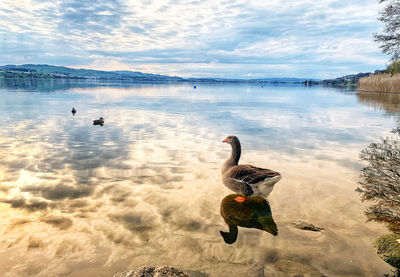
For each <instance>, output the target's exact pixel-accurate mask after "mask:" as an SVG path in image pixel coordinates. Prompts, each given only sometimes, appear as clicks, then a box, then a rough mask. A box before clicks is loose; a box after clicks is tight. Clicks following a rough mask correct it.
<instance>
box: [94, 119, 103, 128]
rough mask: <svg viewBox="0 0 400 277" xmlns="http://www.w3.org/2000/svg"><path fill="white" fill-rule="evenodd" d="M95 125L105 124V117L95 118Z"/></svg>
mask: <svg viewBox="0 0 400 277" xmlns="http://www.w3.org/2000/svg"><path fill="white" fill-rule="evenodd" d="M93 125H101V126H103V125H104V118H102V117H100V118H99V119H96V120H93Z"/></svg>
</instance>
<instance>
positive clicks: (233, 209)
mask: <svg viewBox="0 0 400 277" xmlns="http://www.w3.org/2000/svg"><path fill="white" fill-rule="evenodd" d="M238 196H240V195H239V194H230V195H228V196H226V197H225V198H224V199H223V200H222V201H221V208H220V212H221V216H222V218H223V219H224V221H225V222H226V224H228V226H229V232H224V231H220V233H221V236H222V238H223V239H224V241H225V242H226V243H228V244H232V243H234V242H235V241H236V239H237V236H238V227H237V226H240V227H246V228H256V229H259V230H262V231H266V232H268V233H270V234H272V235H274V236H276V235H278V227H277V226H276V223H275V221H274V219H273V218H272V212H271V207H270V205H269V203H268V201H267V200H266V199H265V198H263V197H261V196H254V197H248V198H247V200H246V201H244V202H238V201H236V200H235V198H236V197H238Z"/></svg>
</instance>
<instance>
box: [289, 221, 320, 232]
mask: <svg viewBox="0 0 400 277" xmlns="http://www.w3.org/2000/svg"><path fill="white" fill-rule="evenodd" d="M292 225H293V226H294V227H295V228H297V229H300V230H306V231H313V232H321V231H322V230H324V228H321V227H317V226H315V225H313V224H311V223H307V222H305V221H301V220H299V221H296V222H295V223H293V224H292Z"/></svg>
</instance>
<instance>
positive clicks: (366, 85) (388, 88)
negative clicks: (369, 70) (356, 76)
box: [358, 74, 400, 93]
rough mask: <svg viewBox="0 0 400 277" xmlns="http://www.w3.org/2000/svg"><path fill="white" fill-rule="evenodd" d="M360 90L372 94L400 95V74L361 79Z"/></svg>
mask: <svg viewBox="0 0 400 277" xmlns="http://www.w3.org/2000/svg"><path fill="white" fill-rule="evenodd" d="M358 89H359V90H361V91H371V92H386V93H400V74H395V75H391V74H378V75H371V76H368V77H364V78H361V79H360V81H359V85H358Z"/></svg>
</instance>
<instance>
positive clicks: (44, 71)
mask: <svg viewBox="0 0 400 277" xmlns="http://www.w3.org/2000/svg"><path fill="white" fill-rule="evenodd" d="M0 76H3V77H31V78H76V79H112V80H129V79H134V80H142V81H145V80H164V81H168V80H173V81H179V80H182V79H183V78H180V77H175V76H173V77H171V76H164V75H157V74H150V73H142V72H134V71H100V70H92V69H74V68H69V67H64V66H53V65H47V64H23V65H4V66H0Z"/></svg>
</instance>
